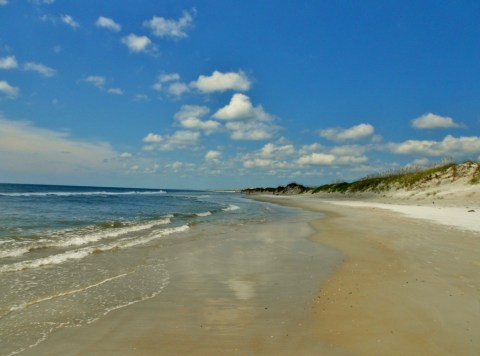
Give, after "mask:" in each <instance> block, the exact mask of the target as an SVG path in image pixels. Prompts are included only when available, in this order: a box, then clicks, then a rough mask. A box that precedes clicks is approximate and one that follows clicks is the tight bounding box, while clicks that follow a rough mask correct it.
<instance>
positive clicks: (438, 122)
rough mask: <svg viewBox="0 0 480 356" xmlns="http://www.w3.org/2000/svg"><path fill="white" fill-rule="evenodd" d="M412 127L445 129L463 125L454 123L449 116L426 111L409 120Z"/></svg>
mask: <svg viewBox="0 0 480 356" xmlns="http://www.w3.org/2000/svg"><path fill="white" fill-rule="evenodd" d="M411 125H412V127H414V128H416V129H447V128H459V127H463V125H461V124H458V123H456V122H455V121H454V120H453V119H452V118H451V117H446V116H440V115H435V114H432V113H428V114H425V115H422V116H420V117H417V118H416V119H414V120H412V121H411Z"/></svg>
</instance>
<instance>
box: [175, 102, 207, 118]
mask: <svg viewBox="0 0 480 356" xmlns="http://www.w3.org/2000/svg"><path fill="white" fill-rule="evenodd" d="M209 112H210V109H209V108H208V107H207V106H200V105H182V107H181V108H180V110H179V111H178V112H177V113H176V114H175V118H176V119H180V120H181V119H186V118H189V117H202V116H205V115H207V114H208V113H209Z"/></svg>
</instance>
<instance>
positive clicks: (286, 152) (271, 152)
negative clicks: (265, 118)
mask: <svg viewBox="0 0 480 356" xmlns="http://www.w3.org/2000/svg"><path fill="white" fill-rule="evenodd" d="M294 153H295V148H294V147H293V145H283V146H277V145H275V144H273V143H267V144H266V145H265V146H263V147H262V149H261V150H260V152H259V154H260V156H262V157H276V158H278V157H285V156H290V155H293V154H294Z"/></svg>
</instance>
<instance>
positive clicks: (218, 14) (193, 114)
mask: <svg viewBox="0 0 480 356" xmlns="http://www.w3.org/2000/svg"><path fill="white" fill-rule="evenodd" d="M479 15H480V2H478V1H438V0H436V1H429V0H425V1H408V0H405V1H370V0H365V1H342V0H339V1H319V0H315V1H301V0H299V1H282V0H276V1H273V0H272V1H267V0H263V1H258V0H242V1H240V0H224V1H217V0H215V1H214V0H204V1H183V0H165V1H161V2H159V1H148V0H135V1H133V0H119V1H91V0H84V1H73V0H0V182H4V183H37V184H67V185H68V184H72V185H94V186H123V187H149V188H165V189H238V188H246V187H258V186H277V185H285V184H288V183H290V182H297V183H301V184H305V185H310V186H318V185H321V184H325V183H332V182H337V181H351V180H355V179H359V178H362V177H366V176H369V175H372V174H377V173H383V172H388V171H397V170H401V169H404V168H406V167H412V166H413V167H424V166H425V167H428V166H431V165H434V164H437V163H438V162H442V161H444V160H453V161H455V162H461V161H464V160H469V159H470V160H479V159H480V137H479V134H480V85H479V83H480V42H479V38H480V21H478V19H479Z"/></svg>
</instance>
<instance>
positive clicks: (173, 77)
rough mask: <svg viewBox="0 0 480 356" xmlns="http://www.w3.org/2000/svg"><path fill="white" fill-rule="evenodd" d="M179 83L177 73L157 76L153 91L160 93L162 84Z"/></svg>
mask: <svg viewBox="0 0 480 356" xmlns="http://www.w3.org/2000/svg"><path fill="white" fill-rule="evenodd" d="M178 81H180V74H178V73H162V74H160V75H159V76H158V79H157V82H156V83H155V84H154V85H153V89H154V90H156V91H160V90H162V88H163V84H164V83H168V82H178Z"/></svg>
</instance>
